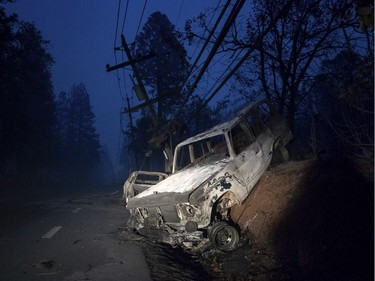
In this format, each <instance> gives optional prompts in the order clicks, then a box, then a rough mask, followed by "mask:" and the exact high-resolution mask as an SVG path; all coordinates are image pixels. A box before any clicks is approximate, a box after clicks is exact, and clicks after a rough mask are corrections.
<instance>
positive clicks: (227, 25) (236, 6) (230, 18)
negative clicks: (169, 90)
mask: <svg viewBox="0 0 375 281" xmlns="http://www.w3.org/2000/svg"><path fill="white" fill-rule="evenodd" d="M245 1H246V0H237V2H236V3H235V4H234V7H233V9H232V11H231V12H230V14H229V16H228V18H227V20H226V22H225V23H224V26H223V28H222V30H221V31H220V33H219V36H218V38H217V40H216V42H215V44H214V46H213V47H212V49H211V51H210V53H209V54H208V56H207V58H206V61H205V63H204V65H203V67H202V68H201V70H200V72H199V73H198V75H197V77H196V79H195V81H194V83H193V84H192V86H191V87H190V89H189V90H188V92H187V94H186V97H185V99H184V101H183V104H182V106H181V107H180V109H179V111H178V113H177V116H178V115H180V114H181V113H182V110H183V107H184V106H185V104H186V102H187V101H188V99H189V97H190V96H191V95H192V94H193V92H194V90H195V88H196V87H197V85H198V83H199V81H200V80H201V78H202V76H203V74H204V72H205V71H206V69H207V67H208V65H209V64H210V62H211V60H212V59H213V57H214V56H215V54H216V52H217V50H218V49H219V47H220V45H221V44H222V42H223V40H224V38H225V36H226V34H227V33H228V31H229V29H230V27H231V26H232V24H233V23H234V21H235V19H236V17H237V15H238V13H239V12H240V10H241V8H242V6H243V5H244V4H245ZM228 2H230V0H228ZM227 4H228V3H227Z"/></svg>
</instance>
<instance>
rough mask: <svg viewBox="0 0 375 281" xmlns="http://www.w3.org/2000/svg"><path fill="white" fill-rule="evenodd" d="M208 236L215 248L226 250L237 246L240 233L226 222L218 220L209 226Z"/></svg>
mask: <svg viewBox="0 0 375 281" xmlns="http://www.w3.org/2000/svg"><path fill="white" fill-rule="evenodd" d="M208 238H209V239H210V241H211V243H212V244H213V245H214V246H215V247H216V248H218V249H219V250H221V251H225V252H228V251H232V250H234V249H235V248H236V247H237V245H238V242H239V240H240V235H239V233H238V231H237V229H236V228H234V227H233V226H231V225H229V224H228V223H227V222H224V221H220V222H217V223H215V224H214V225H213V226H212V227H211V229H210V230H209V232H208Z"/></svg>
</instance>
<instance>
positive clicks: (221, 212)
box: [211, 191, 239, 222]
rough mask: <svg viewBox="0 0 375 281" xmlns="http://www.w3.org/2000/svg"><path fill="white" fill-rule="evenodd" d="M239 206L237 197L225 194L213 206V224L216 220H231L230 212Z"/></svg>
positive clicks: (230, 193)
mask: <svg viewBox="0 0 375 281" xmlns="http://www.w3.org/2000/svg"><path fill="white" fill-rule="evenodd" d="M237 204H239V201H238V199H237V198H236V195H235V194H234V193H233V192H231V191H228V192H226V193H224V194H223V195H222V196H221V197H220V198H219V199H218V200H216V202H215V203H214V205H213V206H212V212H211V222H213V221H216V220H229V210H230V208H231V207H233V206H234V205H237Z"/></svg>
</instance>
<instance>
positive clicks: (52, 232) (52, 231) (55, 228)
mask: <svg viewBox="0 0 375 281" xmlns="http://www.w3.org/2000/svg"><path fill="white" fill-rule="evenodd" d="M61 228H62V226H54V227H52V229H51V230H50V231H48V232H47V233H46V234H44V235H43V236H42V238H45V239H49V238H52V236H53V235H55V234H56V232H57V231H59V230H60V229H61Z"/></svg>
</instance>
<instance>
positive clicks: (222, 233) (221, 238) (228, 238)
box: [215, 227, 233, 246]
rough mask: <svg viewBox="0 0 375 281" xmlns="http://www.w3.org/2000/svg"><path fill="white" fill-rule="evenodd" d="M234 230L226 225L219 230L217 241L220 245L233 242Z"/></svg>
mask: <svg viewBox="0 0 375 281" xmlns="http://www.w3.org/2000/svg"><path fill="white" fill-rule="evenodd" d="M232 240H233V238H232V232H231V231H230V230H229V229H227V228H226V227H225V228H223V229H221V230H219V231H218V232H217V234H216V237H215V241H216V243H217V245H218V246H225V245H228V244H229V243H230V242H232Z"/></svg>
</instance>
